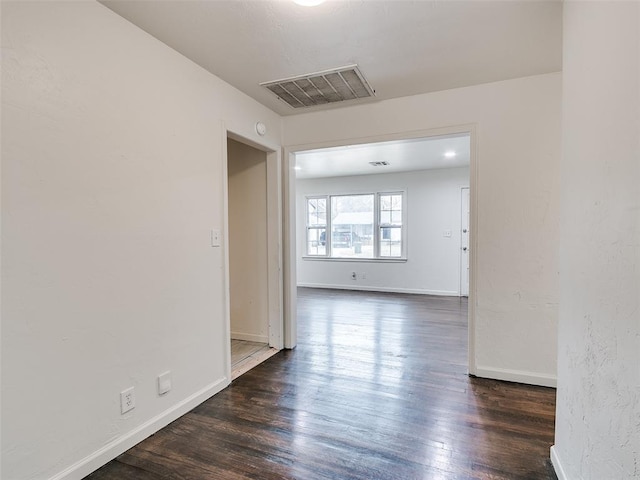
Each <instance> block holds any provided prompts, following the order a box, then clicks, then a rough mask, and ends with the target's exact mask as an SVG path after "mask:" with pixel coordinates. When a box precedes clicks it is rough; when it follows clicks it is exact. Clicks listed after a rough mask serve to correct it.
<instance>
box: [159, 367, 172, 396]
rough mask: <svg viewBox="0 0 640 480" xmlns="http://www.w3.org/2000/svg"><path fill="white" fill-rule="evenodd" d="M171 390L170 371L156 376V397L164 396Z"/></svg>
mask: <svg viewBox="0 0 640 480" xmlns="http://www.w3.org/2000/svg"><path fill="white" fill-rule="evenodd" d="M169 390H171V371H170V370H168V371H166V372H164V373H161V374H160V375H158V395H164V394H166V393H167V392H168V391H169Z"/></svg>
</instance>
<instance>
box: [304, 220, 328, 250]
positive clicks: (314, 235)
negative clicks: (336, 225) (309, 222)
mask: <svg viewBox="0 0 640 480" xmlns="http://www.w3.org/2000/svg"><path fill="white" fill-rule="evenodd" d="M326 233H327V230H326V228H313V227H310V228H307V255H326V254H327V245H326V241H325V238H326Z"/></svg>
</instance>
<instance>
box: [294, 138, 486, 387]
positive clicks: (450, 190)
mask: <svg viewBox="0 0 640 480" xmlns="http://www.w3.org/2000/svg"><path fill="white" fill-rule="evenodd" d="M473 145H474V127H473V126H464V127H460V128H451V129H438V130H436V131H426V132H424V131H423V132H412V133H408V134H405V135H401V136H398V135H393V136H387V137H377V138H368V139H365V140H360V141H353V143H348V144H347V143H342V144H339V145H335V144H334V145H327V144H324V145H307V146H300V147H296V149H295V150H293V149H292V150H289V151H285V154H286V158H287V159H288V161H289V168H288V169H287V170H285V172H286V173H288V178H287V179H285V182H286V184H287V187H288V188H287V192H286V193H287V194H288V199H287V202H286V205H287V208H288V210H287V213H288V218H287V222H286V224H285V235H286V238H287V240H288V242H289V248H288V250H287V258H286V259H287V262H286V265H287V268H286V279H285V282H286V288H285V292H286V293H287V294H288V298H287V303H286V306H285V308H286V312H287V313H286V317H285V318H286V322H285V332H286V335H285V340H286V342H285V344H286V346H287V347H292V346H294V345H295V338H296V337H295V334H296V322H295V319H296V289H297V287H298V286H300V287H310V288H330V289H341V290H365V291H373V292H392V293H408V294H427V295H438V296H447V297H467V296H469V297H470V300H471V301H469V302H468V304H469V311H468V339H469V342H468V352H469V355H468V361H469V373H472V374H473V373H474V370H475V366H474V363H475V362H474V353H473V352H474V342H475V336H474V309H473V297H474V279H473V272H474V269H473V260H474V249H473V248H471V247H472V245H473V242H474V225H475V220H474V215H475V207H474V201H473V198H474V195H475V171H476V167H475V163H474V152H473ZM463 192H466V194H467V196H466V197H465V196H464V195H463ZM365 200H366V201H367V202H365ZM465 201H467V202H468V203H467V204H466V205H463V204H464V202H465ZM389 202H391V203H390V205H391V204H393V205H391V206H389V205H387V203H389ZM351 210H352V211H351ZM317 212H321V215H318V214H317ZM463 212H467V216H466V220H465V218H464V215H463ZM343 232H348V235H347V236H346V237H345V235H343ZM465 274H466V276H465ZM462 300H464V303H465V305H466V303H467V302H466V298H464V299H462V298H461V301H462Z"/></svg>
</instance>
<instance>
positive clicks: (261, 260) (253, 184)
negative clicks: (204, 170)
mask: <svg viewBox="0 0 640 480" xmlns="http://www.w3.org/2000/svg"><path fill="white" fill-rule="evenodd" d="M227 158H228V159H229V167H228V175H229V277H230V278H229V280H230V286H231V288H230V296H231V298H230V308H231V338H235V339H238V340H249V341H253V342H264V343H267V342H268V341H269V317H268V312H269V299H268V288H267V154H266V153H265V152H261V151H260V150H258V149H256V148H253V147H250V146H248V145H244V144H242V143H240V142H236V141H234V140H229V142H228V149H227Z"/></svg>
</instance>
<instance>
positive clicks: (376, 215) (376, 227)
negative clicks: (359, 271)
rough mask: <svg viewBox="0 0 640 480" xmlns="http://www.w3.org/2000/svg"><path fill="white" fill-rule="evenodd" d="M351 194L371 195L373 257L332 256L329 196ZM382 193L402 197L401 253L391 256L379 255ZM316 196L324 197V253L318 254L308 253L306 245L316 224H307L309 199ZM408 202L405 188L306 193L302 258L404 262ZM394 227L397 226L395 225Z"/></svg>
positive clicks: (405, 257) (316, 197)
mask: <svg viewBox="0 0 640 480" xmlns="http://www.w3.org/2000/svg"><path fill="white" fill-rule="evenodd" d="M352 195H373V196H374V202H373V209H374V211H373V239H372V241H373V257H369V258H362V257H334V256H332V251H331V243H332V242H331V238H332V228H333V225H332V224H331V223H332V222H331V217H332V215H331V203H332V202H331V198H332V197H348V196H352ZM384 195H400V196H401V197H402V225H400V226H399V227H400V229H401V235H402V241H401V247H400V250H401V253H400V256H398V257H392V256H381V255H380V235H381V228H382V227H383V225H382V224H381V222H380V213H381V212H380V197H381V196H384ZM318 198H322V199H326V206H327V207H326V210H327V211H326V215H327V218H326V223H325V232H326V233H325V253H324V254H320V255H313V254H309V253H308V245H309V229H310V228H314V227H315V228H317V225H315V226H312V225H309V200H315V199H318ZM407 206H408V202H407V191H406V190H381V191H373V192H372V191H365V192H349V193H340V194H324V195H306V196H305V238H304V241H305V244H304V245H305V249H304V252H305V253H304V255H303V258H304V259H308V260H329V261H338V262H345V261H346V262H381V263H384V262H406V261H407V244H408V242H407V237H408V234H407V232H408V230H409V228H408V224H407V219H408V208H407ZM394 227H396V228H397V226H396V225H394Z"/></svg>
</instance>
